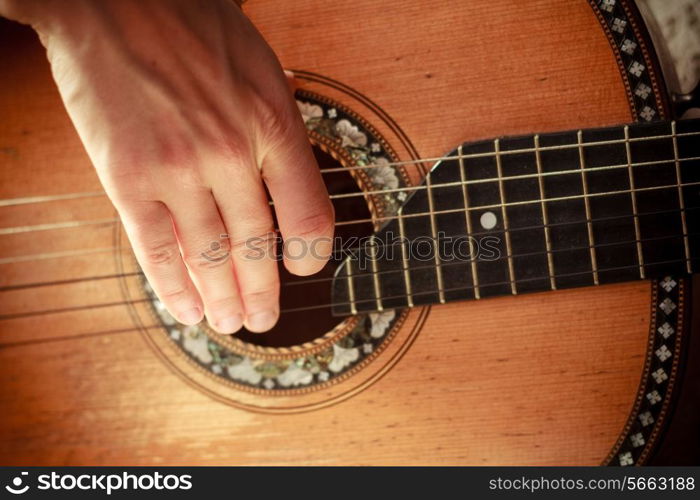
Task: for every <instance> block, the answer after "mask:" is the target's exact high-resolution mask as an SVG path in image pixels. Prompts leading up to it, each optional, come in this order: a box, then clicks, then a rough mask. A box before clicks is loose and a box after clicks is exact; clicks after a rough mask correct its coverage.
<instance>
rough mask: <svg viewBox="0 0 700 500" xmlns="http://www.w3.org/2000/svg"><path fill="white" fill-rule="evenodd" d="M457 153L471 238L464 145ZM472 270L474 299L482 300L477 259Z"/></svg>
mask: <svg viewBox="0 0 700 500" xmlns="http://www.w3.org/2000/svg"><path fill="white" fill-rule="evenodd" d="M457 152H458V154H459V176H460V180H461V181H462V199H463V200H464V218H465V219H466V224H467V234H468V235H469V236H471V235H472V234H473V231H472V221H471V218H470V217H469V211H468V207H469V193H468V192H467V184H466V180H467V172H466V170H465V168H464V156H463V154H462V145H461V144H460V145H459V147H458V148H457ZM471 245H472V242H471V240H469V249H470V250H472V248H471ZM471 269H472V284H473V285H474V298H475V299H480V298H481V292H480V291H479V275H478V273H477V265H476V259H471Z"/></svg>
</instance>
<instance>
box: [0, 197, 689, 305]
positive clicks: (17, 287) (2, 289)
mask: <svg viewBox="0 0 700 500" xmlns="http://www.w3.org/2000/svg"><path fill="white" fill-rule="evenodd" d="M699 209H700V207H685V208H683V209H674V210H658V211H654V212H642V213H639V214H637V216H638V217H643V216H651V215H667V214H676V213H680V212H689V211H691V210H699ZM633 218H634V216H633V215H614V216H608V217H599V218H592V219H582V220H575V221H566V222H550V223H547V224H541V225H534V226H522V227H516V228H511V229H509V231H510V232H511V233H514V232H517V231H532V230H540V229H545V228H552V227H562V226H569V225H572V224H584V223H588V222H602V221H611V220H617V219H633ZM492 234H493V230H489V231H480V232H475V233H472V234H471V235H466V234H465V235H463V236H471V237H474V236H480V235H492ZM693 234H694V233H693ZM685 236H690V234H688V235H677V236H670V237H672V238H683V237H685ZM453 237H454V236H453ZM421 238H422V239H429V240H431V241H434V239H433V237H432V236H425V237H421ZM660 238H662V239H663V238H669V237H666V236H664V237H660ZM438 239H439V238H438ZM654 239H659V238H651V240H654ZM406 241H408V242H414V241H416V240H415V239H414V240H411V239H407V240H406ZM645 241H649V239H648V240H645ZM640 242H641V241H640ZM380 243H381V244H379V245H377V246H378V247H380V248H381V247H384V246H386V245H384V243H383V242H380ZM622 243H626V242H621V244H622ZM629 243H636V241H634V242H629ZM394 244H396V243H394ZM360 248H361V247H350V248H349V249H346V250H343V249H337V250H334V251H333V252H332V255H333V256H334V257H335V256H336V255H337V254H341V255H342V254H344V253H347V252H348V251H352V250H359V249H360ZM588 248H590V247H586V249H588ZM97 250H99V251H105V252H107V251H114V250H119V251H123V250H129V251H131V250H132V248H131V247H107V248H102V249H97ZM44 255H51V254H44ZM71 255H74V254H71ZM61 256H63V257H64V256H65V255H63V254H61ZM517 256H520V255H517ZM517 256H516V257H517ZM2 263H3V262H2V259H0V264H2ZM337 264H338V265H340V264H341V262H337ZM382 272H383V271H382ZM139 275H143V272H141V271H134V272H129V273H116V274H108V275H97V276H85V277H82V278H71V279H65V280H54V281H39V282H29V283H19V284H15V285H5V286H0V292H5V291H13V290H22V289H27V288H37V287H41V286H54V285H68V284H73V283H81V282H86V281H92V280H105V279H116V278H122V277H131V276H139ZM318 279H320V278H318ZM316 280H317V279H316V278H311V279H303V280H299V281H293V282H287V283H283V284H282V285H281V286H282V287H286V286H298V285H303V284H306V283H313V282H315V281H316Z"/></svg>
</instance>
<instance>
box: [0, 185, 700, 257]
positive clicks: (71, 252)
mask: <svg viewBox="0 0 700 500" xmlns="http://www.w3.org/2000/svg"><path fill="white" fill-rule="evenodd" d="M677 187H678V185H669V186H660V187H657V188H659V189H661V188H663V189H677ZM603 194H609V195H612V194H617V192H612V193H603ZM589 196H591V195H589ZM529 202H530V201H528V203H529ZM538 202H541V200H532V201H531V203H538ZM494 206H495V207H498V206H500V205H494ZM482 208H485V207H471V208H467V209H466V210H465V209H461V208H460V209H451V210H444V211H437V212H433V213H434V214H435V215H441V214H451V213H459V212H464V211H468V210H478V209H482ZM487 208H490V206H489V207H487ZM697 209H700V207H684V208H680V209H670V210H658V211H653V212H642V213H638V214H636V215H635V214H630V215H618V216H608V217H598V218H590V219H588V218H585V219H579V220H575V221H565V222H557V223H548V224H540V225H534V226H525V227H517V228H509V229H508V232H509V233H511V234H512V233H513V232H516V231H524V230H534V229H543V230H544V229H546V228H551V227H558V226H566V225H571V224H582V223H594V222H603V221H609V220H615V219H627V218H632V219H633V218H635V217H636V218H639V217H645V216H651V215H661V214H676V213H685V212H689V211H691V210H697ZM420 216H426V217H427V216H430V212H420V213H416V214H404V215H402V216H390V217H378V218H377V219H371V218H369V219H364V220H362V221H361V222H363V223H371V222H373V221H374V220H382V219H384V220H395V219H399V218H401V217H404V218H406V217H420ZM115 222H119V219H117V220H115ZM338 225H342V224H340V223H336V226H338ZM496 232H498V230H496V231H494V230H486V231H479V232H474V233H471V234H469V235H467V234H465V235H462V236H472V237H473V236H484V235H492V234H494V233H496ZM425 238H430V239H432V237H430V236H425ZM378 246H379V247H380V248H381V247H382V246H383V244H381V245H378ZM354 248H355V247H350V248H349V249H346V250H352V249H354ZM360 248H361V247H357V250H359V249H360ZM125 250H133V248H132V247H130V246H124V247H119V246H110V247H100V248H95V249H82V250H81V249H76V250H66V251H61V252H48V253H40V254H30V255H20V256H13V257H3V258H0V265H7V264H14V263H19V262H32V261H35V260H47V259H56V258H65V257H77V256H82V255H89V254H93V253H105V252H110V251H125ZM343 251H344V250H343V249H342V248H341V249H336V250H333V251H332V252H331V255H332V256H336V255H337V254H342V253H343Z"/></svg>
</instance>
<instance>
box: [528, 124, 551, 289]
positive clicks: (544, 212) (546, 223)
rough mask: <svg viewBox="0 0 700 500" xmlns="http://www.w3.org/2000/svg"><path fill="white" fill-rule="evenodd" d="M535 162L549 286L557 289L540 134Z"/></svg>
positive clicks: (537, 137)
mask: <svg viewBox="0 0 700 500" xmlns="http://www.w3.org/2000/svg"><path fill="white" fill-rule="evenodd" d="M534 141H535V163H536V165H537V174H538V177H537V181H538V184H539V188H540V199H541V200H542V202H541V203H540V205H541V207H542V223H543V224H544V243H545V248H546V249H547V271H548V272H549V286H550V288H551V289H552V290H556V289H557V282H556V279H555V278H554V258H553V256H552V254H551V251H552V239H551V236H550V231H549V219H548V217H547V206H546V204H545V201H544V199H545V197H544V178H543V177H542V160H541V158H540V136H539V135H535V139H534Z"/></svg>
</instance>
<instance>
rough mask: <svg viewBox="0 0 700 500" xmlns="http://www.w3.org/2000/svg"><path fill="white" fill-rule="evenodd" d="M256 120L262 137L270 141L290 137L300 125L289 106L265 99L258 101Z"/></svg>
mask: <svg viewBox="0 0 700 500" xmlns="http://www.w3.org/2000/svg"><path fill="white" fill-rule="evenodd" d="M255 119H256V122H257V124H258V127H259V128H260V132H261V134H262V136H263V137H265V138H266V139H268V140H270V139H275V138H277V139H278V140H279V138H284V137H288V135H289V133H290V131H292V130H293V129H294V127H296V126H297V125H298V123H297V122H298V120H297V118H296V116H295V115H294V114H292V113H291V112H290V110H289V109H288V106H285V105H283V104H281V103H278V102H274V101H269V100H265V99H258V101H257V103H256V105H255Z"/></svg>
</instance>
